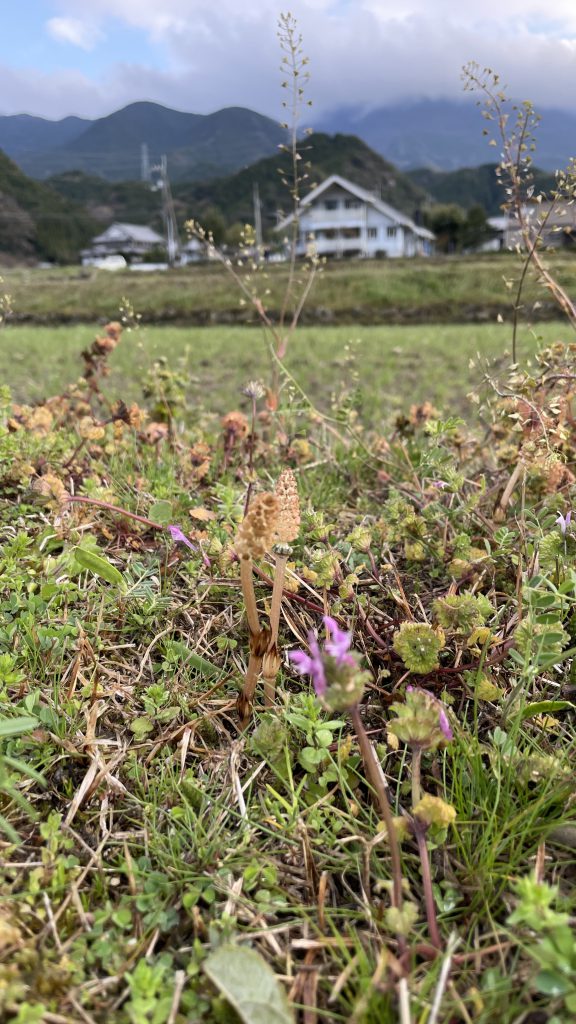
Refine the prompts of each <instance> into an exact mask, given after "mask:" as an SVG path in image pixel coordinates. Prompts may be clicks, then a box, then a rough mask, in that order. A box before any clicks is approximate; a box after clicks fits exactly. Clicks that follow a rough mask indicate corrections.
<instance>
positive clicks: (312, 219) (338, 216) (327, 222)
mask: <svg viewBox="0 0 576 1024" xmlns="http://www.w3.org/2000/svg"><path fill="white" fill-rule="evenodd" d="M365 223H366V211H365V210H363V209H357V210H356V209H354V210H346V209H341V210H340V209H338V210H323V209H322V208H320V209H317V210H306V212H305V213H304V214H303V215H302V216H301V218H300V224H301V227H302V228H303V229H304V228H305V229H306V230H307V231H315V230H317V229H318V228H333V227H336V226H338V227H350V228H359V227H362V225H363V224H365Z"/></svg>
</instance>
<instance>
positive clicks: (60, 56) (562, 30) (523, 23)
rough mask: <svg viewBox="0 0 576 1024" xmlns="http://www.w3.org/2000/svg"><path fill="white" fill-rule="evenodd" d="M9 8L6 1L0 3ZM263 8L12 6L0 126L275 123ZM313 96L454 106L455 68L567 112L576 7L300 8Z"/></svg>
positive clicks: (129, 1) (207, 2) (393, 3)
mask: <svg viewBox="0 0 576 1024" xmlns="http://www.w3.org/2000/svg"><path fill="white" fill-rule="evenodd" d="M5 2H6V0H5ZM281 9H282V7H281V6H276V3H274V2H270V0H21V2H18V0H11V7H10V13H9V14H8V12H7V13H6V15H5V17H4V18H3V21H2V34H1V37H0V113H3V114H10V113H20V112H27V113H34V114H40V115H43V116H47V117H61V116H64V115H66V114H71V113H74V114H79V115H81V116H87V117H96V116H99V115H102V114H106V113H109V112H110V111H111V110H114V109H117V108H118V107H121V106H123V105H125V104H126V103H129V102H131V101H133V100H137V99H152V100H156V101H158V102H160V103H166V104H167V105H170V106H174V107H178V108H180V109H183V110H194V111H197V112H199V113H207V112H209V111H212V110H216V109H218V108H220V107H222V106H229V105H232V104H241V105H245V106H249V107H252V108H253V109H256V110H260V111H262V112H263V113H268V114H270V115H272V116H276V115H277V114H278V113H279V105H280V99H279V89H278V86H279V72H278V64H279V52H278V45H277V41H276V23H277V18H278V14H279V12H280V10H281ZM291 9H292V11H293V13H294V14H295V15H296V16H297V18H298V22H299V26H300V28H301V31H302V33H303V36H304V45H305V50H306V52H307V54H308V55H309V56H310V59H311V70H312V80H311V84H310V96H311V98H312V99H313V100H314V101H315V105H316V108H317V109H318V110H319V111H320V112H323V111H325V110H327V109H329V108H331V107H334V106H340V105H348V104H354V105H356V104H361V105H365V106H377V105H382V104H386V103H389V102H394V101H396V100H400V99H405V98H410V97H421V96H432V97H439V96H449V97H459V96H461V83H460V68H461V66H462V64H464V63H466V62H467V61H469V60H471V59H473V60H476V61H478V62H479V63H480V64H481V65H484V64H487V65H489V66H490V67H493V68H495V69H497V70H498V71H499V72H500V73H501V75H502V77H503V78H504V79H505V80H507V82H508V85H509V88H510V91H511V92H512V93H513V94H514V95H516V96H518V97H520V98H525V97H526V98H530V99H532V100H534V101H535V102H536V103H537V104H539V105H540V106H556V107H566V108H569V109H573V108H574V106H575V105H576V104H575V102H574V100H573V98H572V97H573V96H574V95H575V94H576V89H575V86H576V0H555V2H554V5H553V14H552V15H551V13H550V11H551V7H550V4H549V2H548V3H547V2H545V0H297V2H295V3H294V4H293V5H291Z"/></svg>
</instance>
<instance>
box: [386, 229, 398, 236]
mask: <svg viewBox="0 0 576 1024" xmlns="http://www.w3.org/2000/svg"><path fill="white" fill-rule="evenodd" d="M386 234H387V236H388V238H396V228H386Z"/></svg>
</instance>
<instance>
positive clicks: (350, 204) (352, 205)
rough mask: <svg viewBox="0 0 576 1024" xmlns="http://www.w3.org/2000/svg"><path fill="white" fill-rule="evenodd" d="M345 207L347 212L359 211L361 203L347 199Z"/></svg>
mask: <svg viewBox="0 0 576 1024" xmlns="http://www.w3.org/2000/svg"><path fill="white" fill-rule="evenodd" d="M344 206H345V207H346V209H347V210H358V209H359V208H360V202H359V200H358V199H346V200H344Z"/></svg>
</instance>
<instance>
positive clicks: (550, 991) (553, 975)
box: [536, 971, 571, 997]
mask: <svg viewBox="0 0 576 1024" xmlns="http://www.w3.org/2000/svg"><path fill="white" fill-rule="evenodd" d="M536 988H537V989H538V991H539V992H541V993H542V995H544V996H555V997H558V996H563V995H566V993H567V992H569V991H570V988H571V986H570V982H569V980H568V979H567V978H564V977H563V976H562V975H561V974H560V973H559V972H558V971H540V973H539V974H538V975H537V977H536Z"/></svg>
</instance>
